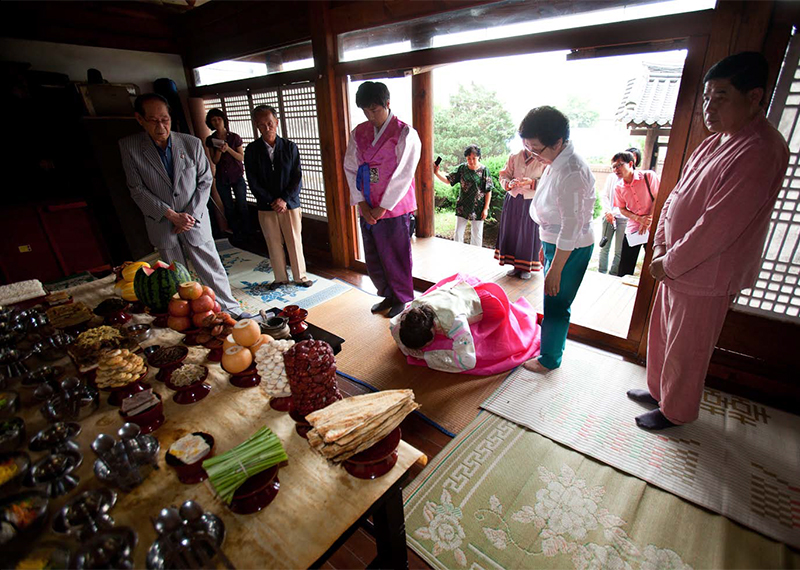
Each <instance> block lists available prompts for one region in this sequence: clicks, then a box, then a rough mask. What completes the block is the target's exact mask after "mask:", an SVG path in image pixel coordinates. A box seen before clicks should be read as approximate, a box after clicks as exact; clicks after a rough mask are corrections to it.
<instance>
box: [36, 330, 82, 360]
mask: <svg viewBox="0 0 800 570" xmlns="http://www.w3.org/2000/svg"><path fill="white" fill-rule="evenodd" d="M73 340H75V337H73V336H72V335H71V334H68V333H63V332H62V333H58V334H54V335H53V336H50V337H47V338H46V339H44V340H40V341H39V342H37V343H36V344H35V345H34V346H33V353H34V354H36V355H37V356H38V357H39V358H41V359H42V360H48V361H53V360H58V359H59V358H63V357H65V356H66V355H67V346H69V344H70V343H71V342H72V341H73Z"/></svg>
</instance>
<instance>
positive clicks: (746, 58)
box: [703, 51, 769, 93]
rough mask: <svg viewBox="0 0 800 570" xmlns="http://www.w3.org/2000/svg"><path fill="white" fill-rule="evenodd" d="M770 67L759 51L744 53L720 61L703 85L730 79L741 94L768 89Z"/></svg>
mask: <svg viewBox="0 0 800 570" xmlns="http://www.w3.org/2000/svg"><path fill="white" fill-rule="evenodd" d="M768 74H769V65H768V64H767V58H765V57H764V56H763V55H762V54H760V53H758V52H757V51H743V52H741V53H737V54H734V55H729V56H728V57H726V58H724V59H721V60H719V61H718V62H717V63H715V64H714V65H712V66H711V69H709V70H708V71H707V72H706V75H705V77H703V84H706V83H708V82H709V81H711V80H712V79H728V80H730V82H731V85H733V86H734V87H736V89H737V90H739V91H740V92H741V93H747V92H748V91H751V90H753V89H764V90H766V88H767V75H768Z"/></svg>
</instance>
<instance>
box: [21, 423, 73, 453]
mask: <svg viewBox="0 0 800 570" xmlns="http://www.w3.org/2000/svg"><path fill="white" fill-rule="evenodd" d="M79 433H81V426H80V424H78V423H75V422H70V423H66V422H57V423H54V424H52V425H50V426H48V427H46V428H44V429H43V430H41V431H40V432H39V433H37V434H36V435H34V436H33V437H32V438H31V441H30V442H29V443H28V449H30V450H31V451H33V452H39V451H48V450H51V449H55V448H57V447H68V448H71V449H77V448H78V445H77V443H75V442H70V440H71V439H74V438H75V437H77V436H78V434H79ZM67 442H69V443H71V444H72V445H66V444H67Z"/></svg>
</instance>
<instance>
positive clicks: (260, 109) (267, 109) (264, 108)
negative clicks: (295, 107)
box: [250, 105, 278, 119]
mask: <svg viewBox="0 0 800 570" xmlns="http://www.w3.org/2000/svg"><path fill="white" fill-rule="evenodd" d="M261 113H272V116H273V117H275V118H276V119H277V118H278V110H277V109H276V108H275V107H273V106H272V105H258V106H257V107H256V108H255V109H253V112H252V113H251V114H250V116H251V117H252V118H253V119H255V118H256V117H257V116H258V115H260V114H261Z"/></svg>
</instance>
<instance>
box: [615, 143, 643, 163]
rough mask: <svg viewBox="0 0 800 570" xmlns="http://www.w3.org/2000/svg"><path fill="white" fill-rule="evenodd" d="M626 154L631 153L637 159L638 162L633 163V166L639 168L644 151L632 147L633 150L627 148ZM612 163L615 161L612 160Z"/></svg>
mask: <svg viewBox="0 0 800 570" xmlns="http://www.w3.org/2000/svg"><path fill="white" fill-rule="evenodd" d="M625 152H629V153H631V154H632V155H633V157H634V158H635V159H636V160H634V161H633V165H634V166H639V165H640V164H641V163H642V151H640V150H639V149H638V148H636V147H635V146H632V147H631V148H626V149H625ZM612 162H613V160H612Z"/></svg>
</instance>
